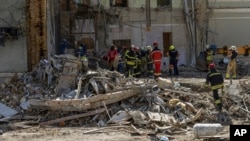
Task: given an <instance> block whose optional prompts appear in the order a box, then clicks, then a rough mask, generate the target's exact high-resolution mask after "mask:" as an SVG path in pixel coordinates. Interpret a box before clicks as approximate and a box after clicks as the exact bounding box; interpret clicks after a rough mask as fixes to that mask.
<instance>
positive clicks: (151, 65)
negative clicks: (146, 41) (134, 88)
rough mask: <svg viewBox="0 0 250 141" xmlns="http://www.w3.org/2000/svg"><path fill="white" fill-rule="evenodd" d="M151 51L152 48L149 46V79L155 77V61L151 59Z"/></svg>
mask: <svg viewBox="0 0 250 141" xmlns="http://www.w3.org/2000/svg"><path fill="white" fill-rule="evenodd" d="M151 51H152V48H151V47H150V46H147V76H148V77H153V73H154V70H153V63H154V62H153V60H152V58H151Z"/></svg>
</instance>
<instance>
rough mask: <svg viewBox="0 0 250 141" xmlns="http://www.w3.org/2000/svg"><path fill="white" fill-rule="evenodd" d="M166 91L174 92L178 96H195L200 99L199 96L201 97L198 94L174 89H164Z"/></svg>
mask: <svg viewBox="0 0 250 141" xmlns="http://www.w3.org/2000/svg"><path fill="white" fill-rule="evenodd" d="M164 91H168V92H173V93H178V94H184V95H188V96H194V97H199V96H200V95H198V94H191V93H189V92H183V91H176V90H172V89H164Z"/></svg>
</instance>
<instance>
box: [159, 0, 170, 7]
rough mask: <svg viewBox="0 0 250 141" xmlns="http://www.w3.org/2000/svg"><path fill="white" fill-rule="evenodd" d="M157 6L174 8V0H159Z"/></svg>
mask: <svg viewBox="0 0 250 141" xmlns="http://www.w3.org/2000/svg"><path fill="white" fill-rule="evenodd" d="M157 7H161V8H172V0H157Z"/></svg>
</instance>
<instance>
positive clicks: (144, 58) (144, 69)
mask: <svg viewBox="0 0 250 141" xmlns="http://www.w3.org/2000/svg"><path fill="white" fill-rule="evenodd" d="M147 68H148V67H147V48H146V47H141V75H142V76H146V75H147Z"/></svg>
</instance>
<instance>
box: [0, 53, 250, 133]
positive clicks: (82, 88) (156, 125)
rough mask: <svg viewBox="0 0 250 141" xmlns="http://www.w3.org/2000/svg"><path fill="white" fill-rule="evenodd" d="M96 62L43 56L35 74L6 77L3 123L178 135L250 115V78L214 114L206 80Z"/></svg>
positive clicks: (0, 95)
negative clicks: (140, 74) (131, 73)
mask: <svg viewBox="0 0 250 141" xmlns="http://www.w3.org/2000/svg"><path fill="white" fill-rule="evenodd" d="M91 66H92V67H89V64H87V65H86V63H85V64H84V63H82V62H81V61H80V60H79V59H78V58H75V57H74V56H70V55H60V56H54V57H53V58H51V59H50V60H41V62H40V64H38V65H37V68H36V69H35V70H34V71H32V72H28V73H25V74H23V75H22V76H18V75H14V76H13V77H12V78H10V79H6V81H5V82H4V83H2V84H1V90H0V99H1V103H0V107H1V108H0V109H1V110H0V122H3V123H8V122H19V121H25V125H40V126H47V125H56V126H98V127H104V126H111V125H112V126H113V125H130V127H131V129H133V131H135V132H136V133H137V134H140V135H145V134H154V135H157V134H158V133H164V134H168V135H173V134H175V133H178V134H179V133H183V134H186V133H187V132H191V131H192V130H191V128H192V127H193V125H194V124H195V123H218V122H219V123H221V124H225V125H228V124H230V123H231V122H232V119H239V118H242V119H244V120H246V117H248V116H249V110H248V109H249V108H250V100H249V99H250V97H249V93H250V89H249V83H250V81H249V79H245V80H242V81H241V82H240V83H239V85H236V84H235V85H227V86H226V88H224V89H225V93H224V94H222V100H223V104H224V105H223V107H224V108H225V109H223V113H222V114H214V111H215V109H214V105H213V97H212V95H211V94H209V90H206V89H202V85H201V84H200V83H199V85H198V86H197V85H196V88H197V87H200V89H199V90H198V89H193V88H191V87H188V85H184V83H183V82H178V81H171V80H169V79H165V78H161V77H159V78H157V79H148V78H140V79H137V78H126V77H125V76H124V75H123V74H120V73H119V72H116V71H109V70H106V69H103V68H101V67H99V64H98V63H97V64H96V69H91V68H93V66H94V65H93V63H91ZM100 66H101V65H100ZM192 85H195V84H193V83H192ZM201 90H202V91H201ZM23 126H24V125H22V127H23ZM19 127H20V126H19Z"/></svg>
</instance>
